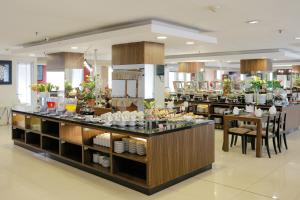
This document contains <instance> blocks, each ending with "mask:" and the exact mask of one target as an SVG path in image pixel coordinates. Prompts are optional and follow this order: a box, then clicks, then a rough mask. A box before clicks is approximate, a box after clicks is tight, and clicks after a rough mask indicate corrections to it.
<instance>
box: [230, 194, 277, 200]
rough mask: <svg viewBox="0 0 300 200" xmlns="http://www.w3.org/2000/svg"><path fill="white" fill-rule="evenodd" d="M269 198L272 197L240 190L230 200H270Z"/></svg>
mask: <svg viewBox="0 0 300 200" xmlns="http://www.w3.org/2000/svg"><path fill="white" fill-rule="evenodd" d="M270 199H272V198H270V197H265V196H261V195H257V194H254V193H250V192H241V193H240V194H238V195H236V196H235V197H234V198H232V199H231V200H270Z"/></svg>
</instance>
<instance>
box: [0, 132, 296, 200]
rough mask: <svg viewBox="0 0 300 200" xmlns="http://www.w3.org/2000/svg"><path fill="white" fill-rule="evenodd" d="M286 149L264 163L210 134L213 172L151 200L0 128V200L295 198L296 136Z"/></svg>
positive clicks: (196, 177) (253, 155) (224, 199)
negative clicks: (21, 143) (15, 140)
mask: <svg viewBox="0 0 300 200" xmlns="http://www.w3.org/2000/svg"><path fill="white" fill-rule="evenodd" d="M288 144H289V150H288V151H285V150H284V151H283V153H281V154H279V155H275V154H274V152H272V158H271V159H269V158H268V157H267V155H266V152H265V150H264V158H255V152H254V151H252V150H250V147H249V149H248V152H247V155H242V153H241V147H240V145H237V146H236V147H233V148H231V149H230V152H228V153H225V152H222V151H221V145H222V132H221V131H216V162H215V164H214V166H213V170H211V171H208V172H206V173H203V174H200V175H198V176H195V177H193V178H191V179H188V180H186V181H184V182H182V183H180V184H177V185H175V186H173V187H171V188H168V189H166V190H164V191H162V192H159V193H157V194H155V195H152V196H145V195H143V194H141V193H138V192H135V191H133V190H130V189H128V188H126V187H123V186H120V185H118V184H115V183H113V182H110V181H107V180H105V179H102V178H99V177H96V176H94V175H91V174H88V173H85V172H82V171H80V170H77V169H75V168H72V167H69V166H67V165H64V164H61V163H59V162H56V161H53V160H50V159H47V158H45V157H42V156H40V155H37V154H33V153H31V152H29V151H27V150H24V149H22V148H19V147H16V146H14V145H13V144H12V141H11V139H10V129H9V127H6V126H0V159H1V161H0V199H3V200H6V199H7V200H8V199H12V200H18V199H22V200H27V199H28V200H29V199H30V200H40V199H43V200H50V199H51V200H56V199H59V200H67V199H72V200H85V199H88V200H93V199H95V200H96V199H97V200H99V199H105V200H111V199H130V200H142V199H155V200H158V199H164V200H167V199H172V200H176V199H193V200H195V199H203V200H211V199H222V200H227V199H232V200H234V199H236V200H248V199H251V200H254V199H262V200H264V199H284V200H294V199H300V190H299V188H300V156H299V155H300V132H295V133H292V134H291V135H289V136H288Z"/></svg>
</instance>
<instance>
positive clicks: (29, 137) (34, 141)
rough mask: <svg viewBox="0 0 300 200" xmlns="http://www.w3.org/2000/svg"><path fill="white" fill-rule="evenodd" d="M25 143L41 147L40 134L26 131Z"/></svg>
mask: <svg viewBox="0 0 300 200" xmlns="http://www.w3.org/2000/svg"><path fill="white" fill-rule="evenodd" d="M26 144H28V145H31V146H34V147H37V148H40V147H41V135H40V134H37V133H33V132H27V133H26Z"/></svg>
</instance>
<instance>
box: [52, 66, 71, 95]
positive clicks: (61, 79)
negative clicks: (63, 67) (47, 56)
mask: <svg viewBox="0 0 300 200" xmlns="http://www.w3.org/2000/svg"><path fill="white" fill-rule="evenodd" d="M47 83H51V84H53V85H56V86H58V87H59V90H60V91H62V90H64V89H65V72H52V71H50V72H47ZM72 84H73V83H72Z"/></svg>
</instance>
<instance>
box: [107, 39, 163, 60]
mask: <svg viewBox="0 0 300 200" xmlns="http://www.w3.org/2000/svg"><path fill="white" fill-rule="evenodd" d="M164 57H165V53H164V44H161V43H155V42H145V41H144V42H134V43H127V44H117V45H113V46H112V65H131V64H155V65H163V64H164Z"/></svg>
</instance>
